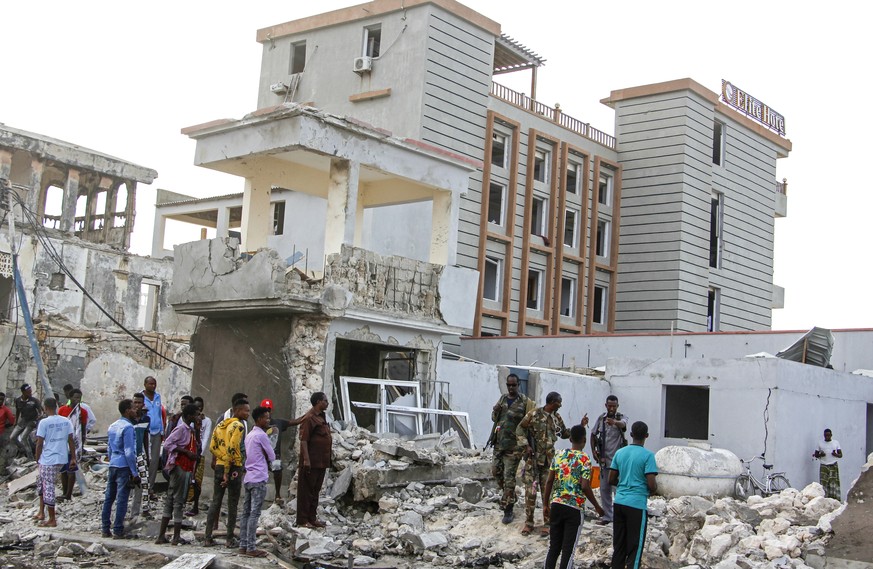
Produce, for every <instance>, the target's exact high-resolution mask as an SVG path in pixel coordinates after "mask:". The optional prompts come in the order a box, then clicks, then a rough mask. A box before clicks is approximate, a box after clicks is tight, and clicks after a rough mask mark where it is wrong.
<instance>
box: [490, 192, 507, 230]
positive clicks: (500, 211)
mask: <svg viewBox="0 0 873 569" xmlns="http://www.w3.org/2000/svg"><path fill="white" fill-rule="evenodd" d="M505 196H506V186H504V185H503V184H495V183H494V182H491V185H490V186H489V189H488V222H489V223H494V224H497V225H503V218H504V215H505V212H504V208H503V203H504V198H505Z"/></svg>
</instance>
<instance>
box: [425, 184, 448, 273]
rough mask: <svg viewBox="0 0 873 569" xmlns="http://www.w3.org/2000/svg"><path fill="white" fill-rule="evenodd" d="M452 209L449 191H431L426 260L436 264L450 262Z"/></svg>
mask: <svg viewBox="0 0 873 569" xmlns="http://www.w3.org/2000/svg"><path fill="white" fill-rule="evenodd" d="M452 209H453V208H452V193H451V192H445V191H443V192H441V191H435V192H434V193H433V207H432V210H431V234H430V258H429V259H428V260H429V261H430V262H431V263H434V264H436V265H448V264H450V255H449V248H450V247H451V245H452V244H453V243H454V239H452ZM452 257H453V255H452ZM451 262H454V261H453V260H452V261H451Z"/></svg>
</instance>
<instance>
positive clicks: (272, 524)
mask: <svg viewBox="0 0 873 569" xmlns="http://www.w3.org/2000/svg"><path fill="white" fill-rule="evenodd" d="M335 440H336V445H335V449H336V450H338V451H339V449H343V451H345V453H343V452H342V451H340V452H337V455H338V456H341V458H338V459H337V461H336V463H335V464H334V468H333V469H332V471H331V476H330V478H331V480H329V481H328V482H327V483H326V484H325V492H324V494H323V495H322V497H321V499H320V503H319V507H318V518H319V519H320V520H322V521H324V522H325V523H326V527H325V528H319V529H312V528H304V527H296V526H295V525H294V519H295V513H296V512H295V507H296V500H294V499H293V489H294V488H295V485H294V483H293V482H292V483H291V488H292V493H291V495H289V496H288V500H287V501H286V502H285V503H284V504H283V505H277V504H273V505H271V506H270V507H269V508H267V509H265V510H264V511H263V512H262V514H261V517H260V528H259V532H258V536H259V537H258V545H257V546H258V547H259V548H263V549H269V550H271V551H272V552H273V553H274V554H275V555H276V559H278V560H280V561H282V563H285V562H286V561H287V562H290V560H291V559H297V560H301V561H312V562H316V561H317V562H319V563H323V564H324V565H325V566H327V565H334V566H341V567H348V566H349V564H350V563H351V564H352V565H353V566H360V567H365V566H369V565H377V566H379V567H406V566H414V567H417V568H418V567H420V568H423V569H429V568H432V567H486V566H488V565H491V566H496V567H503V568H509V567H512V568H513V569H533V568H534V567H539V566H540V565H541V564H542V560H543V558H544V557H545V553H546V549H547V547H548V540H544V539H541V538H539V537H538V536H529V537H523V536H521V534H520V530H521V526H522V522H523V516H522V515H518V514H520V513H521V512H520V509H521V508H522V507H523V506H522V504H523V490H522V489H521V488H518V492H519V497H520V501H519V504H518V505H517V508H516V509H517V516H516V520H517V521H516V522H514V523H513V524H511V525H508V526H506V525H503V524H502V523H500V518H501V511H500V508H499V506H498V503H499V496H498V493H497V491H496V490H495V488H494V487H493V481H491V480H489V478H488V471H489V470H490V456H488V455H487V454H486V455H482V454H481V453H480V452H478V451H469V450H466V449H463V448H461V447H460V445H457V446H455V445H446V444H444V439H443V440H441V439H440V438H439V437H428V438H426V439H423V440H422V441H416V440H402V439H400V438H396V437H386V438H382V439H379V438H376V437H374V436H373V435H372V434H371V433H368V432H366V431H362V430H360V429H358V428H357V427H354V426H350V427H345V428H343V429H341V430H340V431H339V432H338V436H337V437H336V439H335ZM344 443H345V444H344ZM356 451H359V452H360V454H359V455H358V456H357V458H354V453H355V452H356ZM380 463H381V464H380ZM392 463H401V464H403V465H405V467H406V469H405V470H402V471H398V470H395V469H394V468H392ZM85 476H86V480H87V481H88V483H89V485H90V486H91V487H92V488H93V489H94V491H89V492H88V494H87V495H86V496H76V497H74V499H73V500H72V501H71V502H63V503H61V504H59V506H58V514H59V515H58V524H59V527H58V528H57V531H55V532H53V533H49V532H48V531H41V530H40V529H39V528H35V527H34V525H33V522H32V521H31V520H30V518H31V517H32V516H33V514H34V513H35V512H36V502H37V499H36V494H35V491H34V490H33V489H28V488H25V489H22V490H20V491H18V492H17V493H15V494H13V495H11V496H9V495H8V493H7V492H0V511H3V512H4V514H7V515H8V516H9V517H10V518H12V521H11V522H10V523H8V524H5V525H4V526H3V528H4V529H3V532H2V533H0V542H2V543H7V542H9V543H22V542H23V540H24V539H25V538H26V539H27V540H30V543H32V547H33V549H32V551H20V552H14V553H10V555H15V556H19V557H21V558H26V561H24V560H22V561H21V563H20V565H24V566H26V565H28V564H31V565H37V564H42V563H44V562H45V561H46V560H48V561H52V560H54V561H57V560H60V559H62V560H64V562H66V560H67V559H72V560H74V562H76V563H79V564H81V563H83V562H84V563H86V564H87V563H97V564H101V563H111V564H113V565H117V566H120V567H131V568H132V567H134V566H137V567H139V568H142V567H144V565H143V563H142V559H143V557H137V555H140V556H146V555H151V556H154V560H152V564H148V563H147V564H146V565H145V566H148V567H149V569H150V568H151V567H155V569H157V567H160V566H161V565H162V564H163V563H166V562H167V561H169V560H171V559H173V558H175V557H177V556H179V555H182V554H185V553H191V554H201V553H205V554H214V555H216V556H217V557H218V558H221V557H223V556H229V555H237V554H236V553H235V552H227V551H225V550H221V551H220V552H219V550H216V549H200V548H199V547H198V546H197V545H191V546H185V547H184V548H180V547H176V548H169V547H166V548H158V547H157V546H151V545H150V544H148V545H146V544H144V543H143V541H139V542H131V544H130V545H129V546H128V548H127V549H118V547H119V545H118V543H119V542H117V541H116V540H112V542H111V545H110V544H109V543H108V542H102V543H101V541H100V539H99V538H98V536H99V535H100V521H99V520H100V506H101V502H102V491H101V488H103V487H105V483H106V482H105V479H104V478H102V477H101V476H100V475H98V474H97V473H94V472H88V471H85ZM360 496H363V498H360ZM158 507H160V505H158ZM840 511H841V504H840V502H837V501H835V500H831V499H828V498H826V497H824V492H823V491H822V488H821V486H820V485H818V484H811V485H809V486H808V487H806V488H804V489H802V490H796V489H788V490H785V491H784V492H782V493H781V494H778V495H774V496H770V497H767V498H762V497H759V496H752V497H750V498H749V499H748V501H745V502H740V501H737V500H734V499H733V498H719V499H716V500H711V499H707V498H704V497H701V496H682V497H679V498H673V499H669V500H668V499H665V498H663V497H653V498H652V499H650V500H649V514H650V516H649V532H648V537H647V539H646V545H645V551H644V556H643V566H645V567H652V568H656V569H678V568H680V567H698V568H700V569H736V568H741V569H763V568H765V567H766V568H772V567H785V568H789V567H790V568H792V569H807V567H809V566H808V565H807V564H805V561H804V560H805V559H806V557H807V555H818V554H821V553H822V552H823V551H824V546H825V544H826V543H827V541H828V540H829V539H830V537H831V535H832V534H830V533H829V530H830V524H831V522H832V521H833V519H834V517H835V516H836V513H837V512H840ZM541 516H542V510H541V509H540V508H538V509H537V512H536V517H535V520H536V521H537V523H541V519H542V517H541ZM586 518H587V521H586V523H585V525H584V527H583V530H582V532H581V535H580V537H579V541H578V544H577V552H576V557H575V566H576V567H589V568H590V567H602V566H604V565H605V564H608V563H609V560H610V555H611V552H612V527H611V526H599V525H596V524H594V523H592V522H593V520H594V517H593V515H592V513H591V512H590V511H589V512H588V515H586ZM155 523H156V522H154V521H149V522H147V523H138V524H130V525H129V526H128V528H127V530H126V531H128V533H130V534H132V535H139V536H140V537H141V538H145V537H146V536H149V535H150V534H149V532H150V531H152V530H153V528H152V529H149V528H150V527H151V526H153V525H155ZM204 523H205V515H204V513H203V512H201V513H200V514H198V515H197V516H195V517H194V518H189V519H186V527H185V531H184V532H183V537H184V538H186V539H192V538H194V536H195V535H196V536H200V535H202V534H201V533H200V532H201V531H202V529H203V525H204ZM220 531H221V528H220V529H219V532H220ZM61 532H65V534H66V533H69V532H76V534H77V535H78V536H79V537H78V538H77V539H75V540H72V539H61V538H58V537H53V534H54V535H55V536H57V535H59V534H61ZM194 532H196V533H194ZM538 533H539V528H537V531H536V532H535V534H538ZM121 541H122V542H123V541H124V540H121ZM103 543H105V544H106V545H105V546H104V545H103ZM144 545H146V546H145V547H144ZM132 547H136V548H140V549H142V551H141V552H139V553H136V554H134V553H132V552H131V551H132V550H131V549H130V548H132ZM166 558H169V559H166ZM159 559H162V560H163V561H162V563H161V564H158V560H159ZM283 560H284V561H283ZM216 562H217V560H216ZM228 563H229V562H228ZM244 564H245V566H251V567H254V566H259V565H257V564H256V562H255V560H249V559H246V561H245V563H244ZM286 564H287V563H286ZM280 565H281V563H280ZM282 566H283V567H285V565H282Z"/></svg>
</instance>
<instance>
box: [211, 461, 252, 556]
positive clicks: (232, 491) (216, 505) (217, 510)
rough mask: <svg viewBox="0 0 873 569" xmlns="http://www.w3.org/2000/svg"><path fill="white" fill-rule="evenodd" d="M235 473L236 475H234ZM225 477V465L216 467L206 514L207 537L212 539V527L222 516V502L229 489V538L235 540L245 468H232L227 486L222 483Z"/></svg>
mask: <svg viewBox="0 0 873 569" xmlns="http://www.w3.org/2000/svg"><path fill="white" fill-rule="evenodd" d="M234 473H235V474H236V475H234ZM223 477H224V466H221V465H218V466H216V467H215V477H214V478H213V483H214V486H213V488H212V503H211V504H210V505H209V512H208V513H207V514H206V539H212V528H213V525H214V523H215V520H217V519H218V518H219V517H220V516H221V502H222V501H223V500H224V492H225V490H226V491H227V540H228V541H231V540H233V529H234V527H235V526H236V511H237V509H238V508H239V494H240V490H242V480H243V470H242V469H241V468H240V467H238V466H236V467H233V468H231V469H230V476H228V477H227V487H226V488H225V487H224V486H222V485H221V481H222V478H223Z"/></svg>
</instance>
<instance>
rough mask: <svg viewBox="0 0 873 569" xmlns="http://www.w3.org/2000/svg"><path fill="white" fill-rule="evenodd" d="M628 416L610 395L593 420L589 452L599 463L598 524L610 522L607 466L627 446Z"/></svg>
mask: <svg viewBox="0 0 873 569" xmlns="http://www.w3.org/2000/svg"><path fill="white" fill-rule="evenodd" d="M627 424H628V418H627V417H626V416H625V415H622V414H621V413H619V412H618V397H616V396H615V395H610V396H609V397H607V398H606V413H603V414H602V415H600V416H599V417H598V418H597V421H595V422H594V430H592V431H591V454H593V455H594V460H595V461H597V463H598V464H600V504H601V506H603V512H604V514H603V517H602V518H601V519H600V520H599V521H598V522H597V523H598V524H600V525H606V524H609V523H612V492H613V487H612V484H611V483H610V479H609V468H610V466H611V465H612V459H613V457H615V453H616V452H618V449H620V448H622V447H625V446H627V437H626V436H625V432H627Z"/></svg>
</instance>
